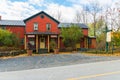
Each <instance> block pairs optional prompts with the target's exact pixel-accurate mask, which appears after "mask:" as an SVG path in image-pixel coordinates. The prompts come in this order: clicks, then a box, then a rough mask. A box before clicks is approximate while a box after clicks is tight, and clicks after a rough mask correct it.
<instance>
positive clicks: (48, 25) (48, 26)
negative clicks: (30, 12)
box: [46, 23, 51, 31]
mask: <svg viewBox="0 0 120 80" xmlns="http://www.w3.org/2000/svg"><path fill="white" fill-rule="evenodd" d="M46 30H47V31H50V30H51V24H50V23H47V24H46Z"/></svg>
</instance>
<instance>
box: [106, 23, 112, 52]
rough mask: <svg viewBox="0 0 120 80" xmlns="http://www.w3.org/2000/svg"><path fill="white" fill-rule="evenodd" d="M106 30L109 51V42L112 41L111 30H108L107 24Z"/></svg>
mask: <svg viewBox="0 0 120 80" xmlns="http://www.w3.org/2000/svg"><path fill="white" fill-rule="evenodd" d="M105 32H106V52H108V47H109V44H108V43H109V42H111V30H108V28H107V25H106V27H105Z"/></svg>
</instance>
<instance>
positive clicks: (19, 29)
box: [6, 26, 25, 49]
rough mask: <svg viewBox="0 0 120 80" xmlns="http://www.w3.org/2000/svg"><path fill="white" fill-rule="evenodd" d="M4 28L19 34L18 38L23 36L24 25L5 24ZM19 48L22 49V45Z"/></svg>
mask: <svg viewBox="0 0 120 80" xmlns="http://www.w3.org/2000/svg"><path fill="white" fill-rule="evenodd" d="M6 30H9V31H10V32H12V33H14V34H16V35H17V36H19V38H20V39H23V38H24V33H25V27H24V26H7V27H6ZM20 47H21V49H24V45H21V46H20Z"/></svg>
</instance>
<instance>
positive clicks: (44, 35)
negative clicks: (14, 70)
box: [0, 11, 96, 53]
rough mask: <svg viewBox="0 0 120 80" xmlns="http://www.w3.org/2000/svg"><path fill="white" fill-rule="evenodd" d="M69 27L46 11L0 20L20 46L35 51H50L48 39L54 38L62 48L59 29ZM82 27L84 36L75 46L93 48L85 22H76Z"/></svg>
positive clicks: (93, 41)
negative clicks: (14, 35) (21, 17)
mask: <svg viewBox="0 0 120 80" xmlns="http://www.w3.org/2000/svg"><path fill="white" fill-rule="evenodd" d="M62 25H64V27H69V26H70V23H60V22H59V21H57V20H56V19H54V18H53V17H51V16H50V15H48V14H47V13H45V12H43V11H41V12H39V13H37V14H35V15H33V16H31V17H29V18H27V19H25V20H23V21H22V20H21V21H17V20H1V17H0V28H2V29H7V30H9V31H11V32H13V33H15V34H16V35H18V36H19V38H20V40H21V47H22V48H24V49H27V47H28V43H29V44H30V48H31V49H32V50H35V51H36V52H37V53H41V52H50V41H51V40H55V41H56V44H57V46H58V48H59V49H62V48H64V44H63V42H62V38H61V36H60V29H61V27H62ZM77 25H78V26H79V27H81V28H82V30H83V34H84V37H83V38H82V40H81V41H80V42H79V43H78V44H76V46H77V48H79V49H80V48H95V46H96V44H95V40H96V39H95V38H90V37H88V27H87V26H86V25H85V24H77Z"/></svg>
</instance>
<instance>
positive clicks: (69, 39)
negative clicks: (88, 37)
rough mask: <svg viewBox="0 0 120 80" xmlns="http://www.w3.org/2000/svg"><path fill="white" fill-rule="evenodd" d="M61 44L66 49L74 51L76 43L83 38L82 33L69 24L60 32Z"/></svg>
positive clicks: (78, 28) (79, 29)
mask: <svg viewBox="0 0 120 80" xmlns="http://www.w3.org/2000/svg"><path fill="white" fill-rule="evenodd" d="M61 35H62V37H63V42H64V44H65V46H66V47H71V48H72V49H76V43H77V42H78V41H80V39H81V38H82V37H83V32H82V29H81V28H80V26H78V25H75V24H71V25H70V26H69V27H67V28H66V27H64V26H63V28H62V30H61Z"/></svg>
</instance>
